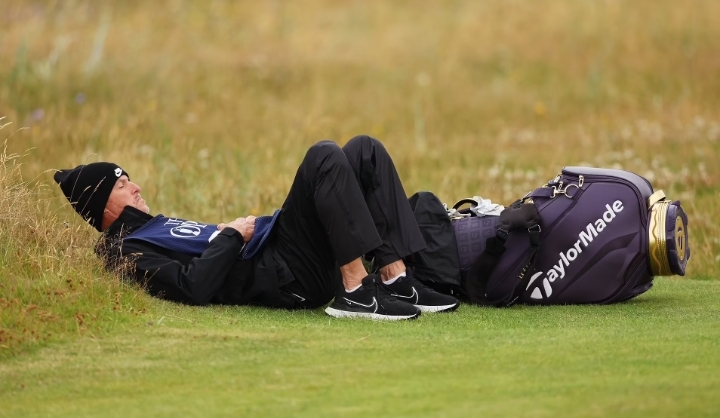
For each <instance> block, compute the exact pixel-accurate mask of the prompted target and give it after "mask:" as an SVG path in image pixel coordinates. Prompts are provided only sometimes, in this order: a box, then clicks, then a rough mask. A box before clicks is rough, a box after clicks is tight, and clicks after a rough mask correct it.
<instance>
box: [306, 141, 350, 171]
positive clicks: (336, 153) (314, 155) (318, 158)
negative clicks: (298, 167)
mask: <svg viewBox="0 0 720 418" xmlns="http://www.w3.org/2000/svg"><path fill="white" fill-rule="evenodd" d="M305 160H306V161H308V162H313V163H314V164H315V166H316V167H317V166H319V165H320V164H322V162H324V161H327V160H330V161H339V160H346V157H345V153H344V152H343V150H342V148H340V146H339V145H338V144H336V143H335V142H333V141H329V140H325V141H320V142H317V143H315V144H314V145H313V146H311V147H310V148H309V149H308V151H307V154H305Z"/></svg>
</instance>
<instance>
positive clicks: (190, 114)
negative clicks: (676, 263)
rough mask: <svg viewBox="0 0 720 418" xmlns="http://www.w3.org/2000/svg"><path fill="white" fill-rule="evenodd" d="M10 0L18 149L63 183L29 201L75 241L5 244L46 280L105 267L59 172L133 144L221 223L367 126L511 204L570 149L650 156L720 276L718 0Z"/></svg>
mask: <svg viewBox="0 0 720 418" xmlns="http://www.w3.org/2000/svg"><path fill="white" fill-rule="evenodd" d="M3 7H4V13H3V15H2V16H1V17H0V62H2V63H4V64H3V65H1V66H0V80H4V82H3V83H0V115H5V116H7V120H10V121H13V122H14V123H15V125H14V126H23V127H28V129H27V130H24V131H21V132H18V133H17V134H16V135H14V136H13V138H12V140H11V141H9V143H8V149H9V152H10V153H20V152H23V151H24V150H26V149H29V148H32V151H30V153H29V154H28V156H27V157H26V158H24V159H23V164H22V166H21V167H20V168H18V169H17V170H18V171H17V172H18V173H19V172H22V174H23V175H24V176H25V177H26V178H36V177H38V176H39V177H38V178H39V179H41V180H42V181H44V182H45V183H46V184H48V185H49V186H48V187H46V188H44V189H40V188H37V187H36V186H34V185H28V184H27V183H23V184H25V186H23V187H25V189H23V190H26V192H25V193H29V194H30V195H32V196H34V197H33V198H32V199H29V200H27V199H26V200H27V201H28V202H30V203H27V204H28V205H30V206H28V207H24V209H23V210H22V213H25V212H27V213H43V214H44V213H50V214H52V215H51V217H50V218H47V219H44V220H42V222H43V223H42V224H43V225H45V226H44V228H45V230H47V231H53V236H52V237H51V238H52V239H53V240H55V239H57V241H52V244H53V245H50V243H49V242H47V241H42V240H41V241H39V242H41V243H44V244H42V245H40V244H37V245H38V246H37V247H32V248H34V249H33V250H32V251H29V250H23V249H20V248H18V247H15V249H14V250H12V251H15V253H11V252H8V251H6V252H5V254H8V255H7V257H8V258H7V259H6V260H7V261H4V262H5V263H8V264H7V265H6V267H5V269H8V268H9V269H11V270H13V271H15V270H17V271H25V272H26V276H25V277H26V281H28V282H29V283H38V282H42V280H37V277H50V276H53V277H55V276H57V277H60V276H61V274H64V275H68V274H70V275H74V277H77V278H78V280H81V279H82V280H83V281H84V283H96V282H97V281H96V280H95V278H96V277H104V276H101V273H100V271H99V270H97V269H98V264H97V263H96V262H95V261H93V260H92V256H91V255H90V253H89V251H90V247H91V243H92V241H93V236H94V233H93V232H92V231H91V230H89V228H88V227H87V226H85V225H83V224H82V222H81V221H80V220H79V219H77V216H76V215H74V213H73V212H72V211H71V210H70V209H69V207H67V205H66V204H65V203H64V201H63V199H62V198H59V191H58V190H57V188H56V187H55V186H54V185H53V184H52V181H51V180H50V175H49V174H47V171H48V170H51V169H55V168H66V167H72V166H75V165H77V164H80V163H86V162H90V161H98V160H111V161H115V162H117V163H118V164H120V165H121V166H123V168H125V169H126V170H127V171H128V172H129V173H130V174H131V177H132V179H133V180H135V181H137V182H138V183H140V184H141V185H142V186H143V195H144V197H145V199H146V200H147V201H148V202H149V203H150V206H151V210H153V212H154V213H159V212H160V213H164V214H166V215H177V216H184V217H190V218H195V219H198V220H205V221H213V222H219V221H222V220H226V219H229V218H232V217H236V216H239V215H243V214H247V213H253V214H259V213H264V212H269V211H270V210H272V209H273V208H275V207H277V206H279V205H280V204H281V203H282V201H283V199H284V196H285V192H286V191H287V189H288V187H289V185H290V183H291V181H292V179H293V176H294V171H295V169H296V166H297V164H298V163H299V161H300V160H301V158H302V155H303V152H304V150H305V148H306V147H307V146H308V145H310V144H312V143H313V142H315V141H317V140H320V139H325V138H330V139H335V140H337V141H339V142H342V141H344V140H346V139H348V138H350V137H351V136H353V135H355V134H358V133H367V134H371V135H374V136H377V137H379V138H380V139H382V140H383V141H384V142H385V143H386V144H387V147H388V149H389V150H390V152H391V153H392V154H393V155H394V156H395V159H396V163H397V166H398V168H399V171H400V173H401V177H402V179H403V181H404V183H405V185H406V188H407V190H408V191H409V192H410V191H414V190H418V189H429V190H433V191H435V192H436V193H437V194H438V195H439V196H440V197H441V198H442V199H443V200H446V201H448V202H451V201H453V200H455V199H458V198H460V197H464V196H468V195H476V194H479V195H482V196H484V197H487V198H491V199H493V200H495V201H499V202H509V201H512V200H514V199H515V198H517V197H518V196H522V195H523V194H525V193H526V192H527V191H528V190H530V189H532V188H534V187H537V186H539V185H541V184H542V183H544V182H545V181H547V180H549V179H550V178H552V177H554V175H555V174H556V173H557V172H558V171H559V169H560V168H561V167H562V166H564V165H575V164H589V165H594V166H601V167H619V168H624V169H627V170H631V171H635V172H637V173H639V174H641V175H644V176H646V177H647V178H648V179H649V180H651V181H652V183H653V185H654V186H655V187H656V188H660V189H664V190H665V192H666V193H667V194H668V195H669V196H670V197H673V198H679V199H681V200H682V201H683V205H684V206H685V207H686V208H687V211H688V212H689V216H690V236H691V246H692V249H693V259H692V261H691V263H690V266H689V268H688V273H689V276H690V277H691V278H698V279H717V278H718V277H720V255H719V254H720V238H718V237H720V226H719V224H718V222H717V216H718V208H719V207H720V197H718V190H720V164H718V162H717V160H718V156H719V155H720V152H719V151H720V94H719V93H720V77H718V75H719V74H720V3H718V2H712V1H705V0H689V1H686V2H674V1H670V0H638V1H633V2H623V1H619V0H606V1H562V0H549V1H544V2H530V1H520V0H514V1H501V0H489V1H482V2H479V1H471V0H457V1H452V2H436V1H430V0H423V1H414V2H387V1H346V2H335V1H330V0H310V1H303V2H291V1H281V0H265V1H254V2H222V1H209V2H188V1H180V0H167V1H156V2H138V1H110V2H103V3H99V2H92V1H82V0H79V1H75V2H59V1H58V2H53V1H51V2H35V1H24V0H8V1H6V2H5V3H4V5H3ZM18 184H20V183H18ZM41 192H43V193H45V194H43V195H42V197H41V196H39V193H41ZM50 196H53V197H55V200H51V201H45V200H38V199H46V198H49V197H50ZM33 199H35V200H33ZM37 202H43V203H42V205H46V209H43V210H44V211H46V212H33V211H34V210H35V209H33V208H35V206H34V205H37ZM43 207H45V206H43ZM31 209H32V210H31ZM18 213H20V212H18ZM28 222H29V221H28ZM37 222H39V221H37ZM64 222H67V223H68V225H70V227H69V229H62V228H59V225H64ZM30 225H32V223H30ZM31 230H33V229H32V228H28V227H24V228H18V229H17V230H13V231H16V232H13V233H12V234H10V235H11V238H3V239H11V240H12V242H24V241H25V240H29V242H33V241H32V240H31V239H30V238H31V237H34V238H33V239H36V240H37V239H38V238H37V235H32V234H35V233H31V232H29V231H31ZM15 234H19V235H15ZM27 234H31V236H30V237H29V236H27ZM55 235H57V236H55ZM71 237H72V239H74V241H72V242H74V243H76V245H77V247H76V248H73V249H72V250H67V251H69V252H64V253H63V255H62V256H60V255H58V254H59V253H57V252H53V251H61V250H60V248H64V247H63V244H61V243H62V242H65V243H66V242H69V241H68V240H69V239H71ZM47 239H50V238H47ZM62 251H66V250H62ZM68 254H69V255H70V257H68ZM10 255H13V256H12V257H11V256H10ZM32 260H34V261H32ZM70 260H73V262H70ZM78 260H79V261H78ZM33 263H35V264H33ZM43 263H45V264H43ZM48 263H51V264H48ZM43 275H44V276H43ZM14 286H15V287H13V289H19V288H20V287H18V286H30V284H27V283H26V284H23V285H21V284H20V283H19V282H18V283H17V284H15V285H14ZM102 286H109V288H110V289H117V288H115V287H113V286H115V284H112V283H111V282H107V283H105V282H103V284H102V285H101V287H100V288H102ZM100 288H97V289H100ZM119 291H120V293H121V294H123V295H124V294H125V293H123V291H122V289H120V290H119ZM13 292H16V290H13ZM112 292H114V290H112V291H111V292H110V293H112ZM28 293H32V292H28ZM78 293H81V292H78ZM100 293H102V292H100ZM15 294H16V293H9V292H8V291H7V290H3V297H4V298H5V299H8V300H9V299H12V298H15V296H14V295H15ZM97 294H98V293H97V292H96V295H97ZM131 294H132V293H131ZM7 295H11V297H10V298H8V296H7ZM108 300H109V299H108ZM16 311H18V312H19V310H17V309H16ZM13 329H18V328H16V327H14V326H13Z"/></svg>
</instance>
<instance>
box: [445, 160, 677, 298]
mask: <svg viewBox="0 0 720 418" xmlns="http://www.w3.org/2000/svg"><path fill="white" fill-rule="evenodd" d="M523 201H524V203H525V204H533V205H535V208H536V209H537V211H538V213H539V215H540V222H539V225H540V228H541V232H540V244H539V249H538V250H537V252H536V253H535V257H534V262H533V263H532V265H530V266H528V265H527V259H528V254H529V250H530V244H529V242H528V232H527V231H523V230H515V231H511V232H510V233H509V234H508V235H507V239H506V241H505V249H506V250H505V252H504V253H502V255H501V256H500V258H499V261H498V263H497V265H496V266H495V267H494V268H493V269H492V272H491V273H490V275H489V278H488V281H487V286H486V288H485V299H486V300H483V301H475V302H478V303H487V304H494V305H497V306H509V305H511V304H513V303H516V302H522V303H527V304H544V305H551V304H577V303H603V304H604V303H613V302H619V301H623V300H627V299H630V298H633V297H635V296H638V295H640V294H642V293H644V292H645V291H647V290H648V289H650V288H651V287H652V280H653V276H655V275H670V274H679V275H684V274H685V266H686V265H687V262H688V260H689V258H690V248H689V246H688V234H687V223H688V222H687V216H686V215H685V213H684V212H683V210H682V208H681V207H680V202H670V201H668V200H665V199H664V194H662V192H661V191H659V192H657V193H655V194H654V193H653V189H652V186H651V185H650V183H649V182H648V181H647V180H645V179H644V178H642V177H640V176H638V175H637V174H634V173H630V172H627V171H622V170H613V169H598V168H588V167H566V168H564V169H563V170H562V173H561V174H560V175H558V177H556V178H555V179H554V180H552V181H550V182H549V183H548V184H547V185H545V186H543V187H541V188H538V189H536V190H535V191H533V192H531V193H529V194H528V195H527V196H526V197H525V198H524V199H523ZM477 219H478V221H475V222H483V218H477ZM466 222H467V221H466ZM456 233H457V229H456ZM470 248H472V246H471V247H470ZM460 258H461V260H462V259H463V255H462V254H461V257H460ZM524 269H526V271H523V270H524ZM513 294H514V297H513V298H512V299H509V298H508V295H513ZM508 300H510V302H509V303H508V302H507V301H508Z"/></svg>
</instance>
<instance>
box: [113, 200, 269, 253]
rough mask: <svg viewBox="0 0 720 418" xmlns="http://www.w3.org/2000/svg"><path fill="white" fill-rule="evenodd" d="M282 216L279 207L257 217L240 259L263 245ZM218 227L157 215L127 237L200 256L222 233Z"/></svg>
mask: <svg viewBox="0 0 720 418" xmlns="http://www.w3.org/2000/svg"><path fill="white" fill-rule="evenodd" d="M279 215H280V210H276V211H275V213H274V214H272V215H268V216H259V217H257V218H256V219H255V232H254V233H253V237H252V239H251V240H250V242H248V243H246V244H245V245H244V246H243V248H242V250H241V251H240V254H238V257H239V258H240V259H243V260H246V259H248V258H251V257H253V256H254V255H255V254H257V253H258V251H260V250H261V249H262V248H263V246H264V245H265V242H266V241H267V238H268V237H269V236H270V231H271V230H272V228H273V227H274V226H275V221H276V220H277V218H278V216H279ZM217 227H218V226H217V224H204V223H200V222H195V221H189V220H186V219H179V218H168V217H165V216H163V215H157V216H156V217H154V218H152V219H151V220H149V221H148V222H147V223H146V224H145V225H143V226H142V227H140V228H138V229H137V230H136V231H135V232H133V233H132V234H130V235H128V236H127V237H125V238H124V239H126V240H138V241H145V242H148V243H150V244H154V245H157V246H159V247H163V248H166V249H168V250H172V251H176V252H179V253H183V254H189V255H193V256H199V255H201V254H202V253H203V252H204V251H205V250H206V249H207V247H208V245H210V242H211V241H212V240H213V239H214V238H215V237H216V236H217V235H218V234H219V233H220V231H219V230H218V229H217Z"/></svg>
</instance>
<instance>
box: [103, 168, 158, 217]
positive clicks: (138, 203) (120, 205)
mask: <svg viewBox="0 0 720 418" xmlns="http://www.w3.org/2000/svg"><path fill="white" fill-rule="evenodd" d="M125 206H132V207H134V208H135V209H138V210H141V211H143V212H145V213H150V207H148V205H147V204H146V203H145V199H143V198H142V196H140V186H138V185H137V184H135V183H133V182H131V181H130V180H129V179H128V178H127V176H125V175H123V176H121V177H120V178H119V179H117V181H116V182H115V187H113V190H112V192H110V198H109V199H108V201H107V204H106V205H105V211H106V212H107V213H109V214H110V215H111V216H113V217H114V218H117V217H118V216H120V213H122V211H123V210H124V209H125Z"/></svg>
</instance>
